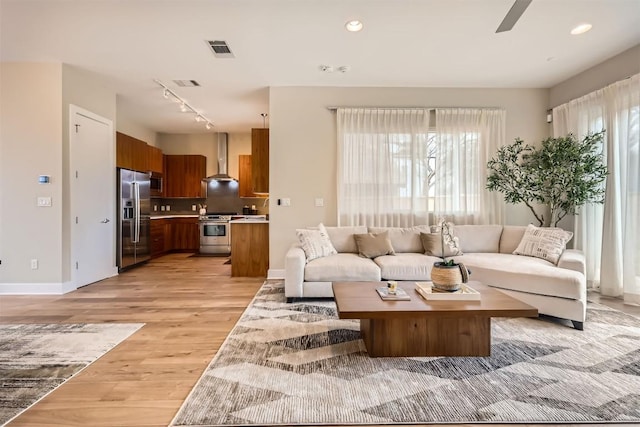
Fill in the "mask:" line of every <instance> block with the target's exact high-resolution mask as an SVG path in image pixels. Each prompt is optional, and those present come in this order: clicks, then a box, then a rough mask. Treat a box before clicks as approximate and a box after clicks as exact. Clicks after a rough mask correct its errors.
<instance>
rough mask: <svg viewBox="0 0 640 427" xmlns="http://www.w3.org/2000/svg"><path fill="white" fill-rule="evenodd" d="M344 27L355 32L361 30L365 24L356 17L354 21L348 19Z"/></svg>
mask: <svg viewBox="0 0 640 427" xmlns="http://www.w3.org/2000/svg"><path fill="white" fill-rule="evenodd" d="M344 27H345V28H346V29H347V31H351V32H352V33H355V32H357V31H360V30H361V29H362V27H363V25H362V22H360V21H358V20H357V19H354V20H353V21H348V22H347V23H346V24H344Z"/></svg>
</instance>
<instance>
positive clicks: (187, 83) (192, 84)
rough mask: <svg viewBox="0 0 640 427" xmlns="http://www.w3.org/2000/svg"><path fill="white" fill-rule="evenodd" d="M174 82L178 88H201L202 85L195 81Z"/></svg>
mask: <svg viewBox="0 0 640 427" xmlns="http://www.w3.org/2000/svg"><path fill="white" fill-rule="evenodd" d="M173 82H174V83H175V84H176V85H177V86H180V87H197V86H200V83H198V82H197V81H195V80H174V81H173Z"/></svg>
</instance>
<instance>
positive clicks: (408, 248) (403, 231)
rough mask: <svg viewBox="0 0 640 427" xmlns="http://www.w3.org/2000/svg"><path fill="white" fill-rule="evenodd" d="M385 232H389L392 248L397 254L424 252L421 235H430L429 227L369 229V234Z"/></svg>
mask: <svg viewBox="0 0 640 427" xmlns="http://www.w3.org/2000/svg"><path fill="white" fill-rule="evenodd" d="M384 231H387V232H389V240H391V246H393V250H394V251H395V252H396V253H401V252H416V253H418V252H423V251H424V249H423V248H422V242H421V241H420V233H421V232H423V233H428V232H429V226H428V225H416V226H415V227H406V228H403V227H369V233H373V234H378V233H382V232H384Z"/></svg>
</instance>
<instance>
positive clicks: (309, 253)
mask: <svg viewBox="0 0 640 427" xmlns="http://www.w3.org/2000/svg"><path fill="white" fill-rule="evenodd" d="M296 236H298V240H299V241H300V246H301V247H302V250H303V251H304V253H305V256H306V258H307V261H310V260H313V259H316V258H321V257H325V256H328V255H334V254H337V253H338V252H337V251H336V249H335V248H334V247H333V245H332V244H331V240H329V236H328V235H327V232H326V230H325V228H324V225H322V224H320V225H319V226H318V229H317V230H296Z"/></svg>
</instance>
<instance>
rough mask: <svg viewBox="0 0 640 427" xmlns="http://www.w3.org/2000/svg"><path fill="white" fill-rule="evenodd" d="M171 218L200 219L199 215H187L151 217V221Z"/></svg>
mask: <svg viewBox="0 0 640 427" xmlns="http://www.w3.org/2000/svg"><path fill="white" fill-rule="evenodd" d="M171 218H200V215H189V214H173V215H151V219H171Z"/></svg>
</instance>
